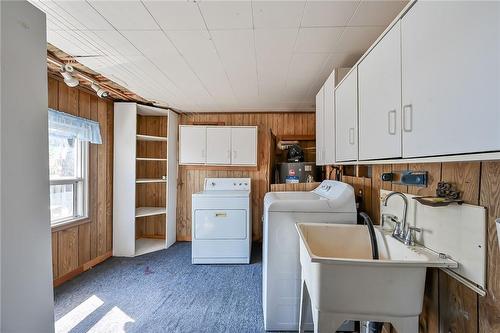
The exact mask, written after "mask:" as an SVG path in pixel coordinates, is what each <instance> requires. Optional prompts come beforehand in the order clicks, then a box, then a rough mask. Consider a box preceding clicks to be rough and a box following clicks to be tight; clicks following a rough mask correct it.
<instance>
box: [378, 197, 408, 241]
mask: <svg viewBox="0 0 500 333" xmlns="http://www.w3.org/2000/svg"><path fill="white" fill-rule="evenodd" d="M393 196H399V197H401V199H403V203H404V208H403V218H402V221H401V234H399V235H397V236H400V237H404V235H405V234H406V213H407V211H408V199H407V198H406V196H405V195H404V194H403V193H401V192H391V193H389V194H388V195H387V196H386V197H385V199H384V201H383V202H382V204H383V205H384V206H387V201H389V198H391V197H393Z"/></svg>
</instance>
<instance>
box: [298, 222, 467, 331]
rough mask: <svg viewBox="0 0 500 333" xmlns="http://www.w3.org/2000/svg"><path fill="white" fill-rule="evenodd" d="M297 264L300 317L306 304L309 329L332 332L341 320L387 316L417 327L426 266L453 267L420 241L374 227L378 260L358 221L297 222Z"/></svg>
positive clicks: (402, 326) (406, 327)
mask: <svg viewBox="0 0 500 333" xmlns="http://www.w3.org/2000/svg"><path fill="white" fill-rule="evenodd" d="M296 228H297V231H298V233H299V237H300V264H301V266H302V301H301V323H300V328H301V332H303V327H304V325H303V323H302V318H304V314H305V312H306V309H307V307H308V306H311V309H312V313H313V321H314V332H328V333H330V332H335V330H336V329H337V328H338V327H339V326H340V325H341V324H342V323H343V322H344V321H345V320H372V321H380V322H391V323H392V324H393V326H394V327H395V328H396V330H397V332H399V333H417V332H418V316H419V314H420V313H421V312H422V302H423V296H424V287H425V273H426V269H427V267H449V268H456V267H458V264H457V263H456V262H455V261H453V260H450V259H443V258H440V257H439V254H438V253H436V252H433V251H431V250H429V249H427V248H425V247H422V246H406V245H404V244H403V243H401V242H399V241H398V240H396V239H394V238H393V237H392V236H391V235H390V232H388V231H383V230H382V229H379V228H375V234H376V238H377V242H378V251H379V258H380V260H373V259H372V250H371V242H370V236H369V233H368V228H367V227H366V226H363V225H344V224H318V223H306V224H301V223H297V224H296Z"/></svg>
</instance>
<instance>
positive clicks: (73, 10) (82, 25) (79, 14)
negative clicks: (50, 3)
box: [54, 0, 113, 30]
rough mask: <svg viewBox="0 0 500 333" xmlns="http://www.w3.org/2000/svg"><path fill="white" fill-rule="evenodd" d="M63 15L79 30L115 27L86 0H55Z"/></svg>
mask: <svg viewBox="0 0 500 333" xmlns="http://www.w3.org/2000/svg"><path fill="white" fill-rule="evenodd" d="M54 4H55V5H56V6H57V7H58V8H59V10H60V11H61V15H62V16H64V17H66V18H67V19H68V20H71V21H73V22H75V26H76V27H77V28H78V29H79V30H85V29H88V30H112V29H113V27H112V26H111V25H110V24H109V23H108V22H107V21H106V20H105V19H104V18H103V17H102V16H101V15H100V14H99V13H98V12H97V11H96V10H95V9H94V8H92V6H90V5H89V4H88V3H87V2H86V1H67V0H66V1H54Z"/></svg>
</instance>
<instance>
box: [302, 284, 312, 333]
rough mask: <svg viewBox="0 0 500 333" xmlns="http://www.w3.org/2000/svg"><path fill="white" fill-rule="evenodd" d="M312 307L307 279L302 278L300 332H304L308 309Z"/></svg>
mask: <svg viewBox="0 0 500 333" xmlns="http://www.w3.org/2000/svg"><path fill="white" fill-rule="evenodd" d="M310 307H311V300H310V299H309V292H308V291H307V286H306V281H305V280H302V284H301V292H300V313H299V333H304V326H305V324H306V323H305V321H306V319H305V318H306V313H307V309H308V308H310Z"/></svg>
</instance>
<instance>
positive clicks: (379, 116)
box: [358, 22, 402, 160]
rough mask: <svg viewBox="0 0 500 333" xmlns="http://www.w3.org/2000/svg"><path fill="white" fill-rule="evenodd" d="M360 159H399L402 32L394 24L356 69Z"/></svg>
mask: <svg viewBox="0 0 500 333" xmlns="http://www.w3.org/2000/svg"><path fill="white" fill-rule="evenodd" d="M358 79H359V82H358V94H359V159H360V160H370V159H382V158H398V157H401V135H402V134H401V29H400V23H399V22H398V23H396V24H395V25H394V26H393V27H392V28H391V30H390V31H389V32H388V33H387V34H386V35H385V36H384V38H383V39H382V40H380V42H379V43H378V44H377V45H376V46H375V47H374V48H373V49H372V50H371V51H370V53H369V54H368V55H367V56H366V57H365V58H364V59H363V61H362V62H361V63H360V64H359V66H358Z"/></svg>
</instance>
